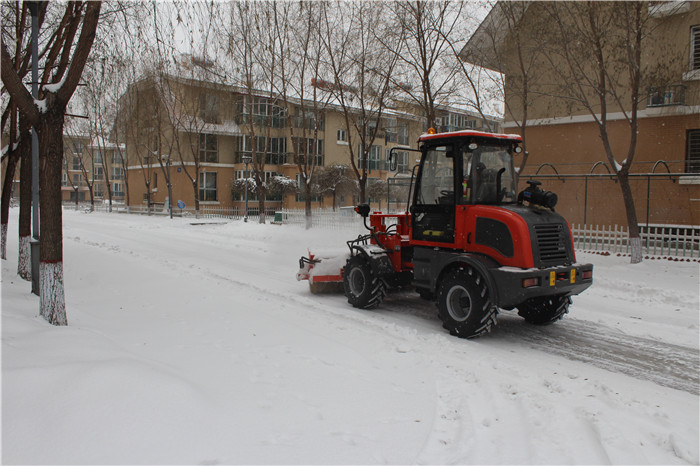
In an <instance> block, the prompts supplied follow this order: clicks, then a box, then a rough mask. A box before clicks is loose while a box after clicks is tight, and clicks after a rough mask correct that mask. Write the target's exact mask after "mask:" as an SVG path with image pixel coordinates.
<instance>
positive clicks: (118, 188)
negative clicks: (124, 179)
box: [112, 183, 124, 197]
mask: <svg viewBox="0 0 700 466" xmlns="http://www.w3.org/2000/svg"><path fill="white" fill-rule="evenodd" d="M112 195H113V196H114V197H124V183H114V185H112Z"/></svg>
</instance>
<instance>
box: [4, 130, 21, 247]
mask: <svg viewBox="0 0 700 466" xmlns="http://www.w3.org/2000/svg"><path fill="white" fill-rule="evenodd" d="M10 144H12V141H10ZM18 161H19V152H18V150H17V149H15V150H11V151H10V152H8V154H7V169H6V170H5V180H4V182H3V185H2V201H1V202H0V211H1V212H0V229H1V230H2V238H1V239H0V255H1V256H2V259H3V260H7V225H8V223H9V221H10V200H11V199H12V184H13V182H14V179H15V171H16V170H17V162H18Z"/></svg>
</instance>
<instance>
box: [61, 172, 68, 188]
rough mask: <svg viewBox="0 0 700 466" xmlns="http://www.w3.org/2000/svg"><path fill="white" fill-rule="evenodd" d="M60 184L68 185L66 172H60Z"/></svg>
mask: <svg viewBox="0 0 700 466" xmlns="http://www.w3.org/2000/svg"><path fill="white" fill-rule="evenodd" d="M61 186H68V174H67V173H61Z"/></svg>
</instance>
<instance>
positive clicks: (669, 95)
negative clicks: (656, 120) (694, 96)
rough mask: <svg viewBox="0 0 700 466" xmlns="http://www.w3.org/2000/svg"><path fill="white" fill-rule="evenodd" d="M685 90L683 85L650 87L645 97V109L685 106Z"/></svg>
mask: <svg viewBox="0 0 700 466" xmlns="http://www.w3.org/2000/svg"><path fill="white" fill-rule="evenodd" d="M685 89H686V87H685V86H684V85H683V84H674V85H671V86H666V87H650V88H649V94H648V96H647V107H669V106H672V105H685Z"/></svg>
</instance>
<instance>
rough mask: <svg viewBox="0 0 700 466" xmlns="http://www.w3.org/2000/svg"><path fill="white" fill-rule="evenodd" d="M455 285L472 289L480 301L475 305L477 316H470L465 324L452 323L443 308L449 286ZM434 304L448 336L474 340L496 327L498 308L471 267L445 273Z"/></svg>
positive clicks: (485, 286)
mask: <svg viewBox="0 0 700 466" xmlns="http://www.w3.org/2000/svg"><path fill="white" fill-rule="evenodd" d="M456 283H459V284H462V285H464V286H467V287H472V289H473V290H474V291H475V292H476V293H475V294H476V295H477V296H478V298H480V299H481V302H479V303H478V305H477V308H478V310H479V311H480V312H479V313H478V314H474V317H471V315H470V317H469V318H468V319H467V321H465V322H456V321H454V320H453V319H452V318H451V317H450V315H449V312H447V310H446V308H445V307H444V306H445V305H444V300H445V297H446V296H445V295H446V293H447V291H448V287H449V286H450V284H456ZM436 304H437V307H438V316H439V317H440V320H442V326H443V328H444V329H446V330H448V331H449V332H450V335H453V336H456V337H459V338H476V337H478V336H481V335H484V334H486V333H488V332H490V331H491V328H492V327H494V326H495V325H496V317H497V315H498V307H496V305H495V304H494V303H493V302H492V300H491V297H490V293H489V290H488V287H487V285H486V282H485V280H484V279H483V277H481V276H480V275H479V273H478V272H476V271H475V270H474V269H473V268H471V267H465V268H460V269H455V270H452V271H449V272H447V275H445V277H444V278H443V280H442V281H441V284H440V286H438V292H437V303H436Z"/></svg>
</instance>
